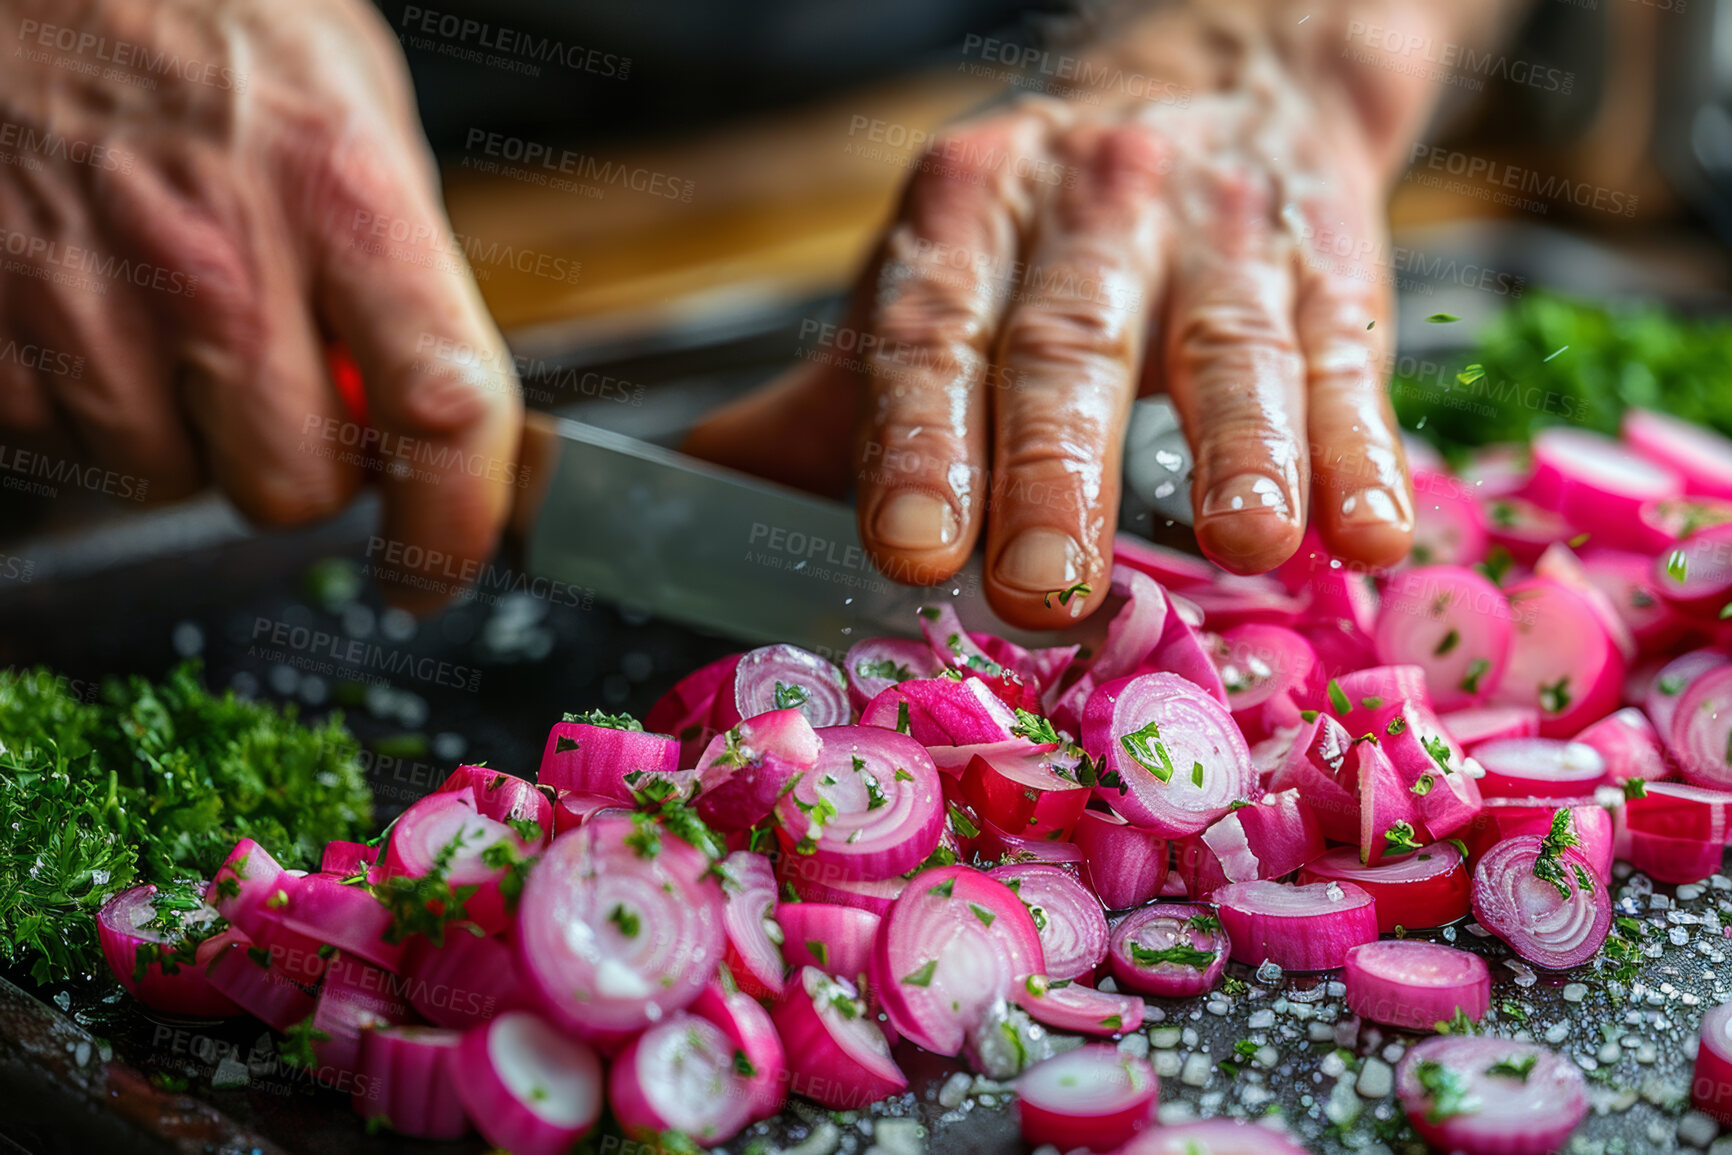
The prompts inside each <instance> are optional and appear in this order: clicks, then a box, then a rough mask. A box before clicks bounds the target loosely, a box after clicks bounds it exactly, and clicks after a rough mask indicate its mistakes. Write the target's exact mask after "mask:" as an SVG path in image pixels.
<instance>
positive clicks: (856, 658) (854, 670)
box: [842, 638, 945, 710]
mask: <svg viewBox="0 0 1732 1155" xmlns="http://www.w3.org/2000/svg"><path fill="white" fill-rule="evenodd" d="M944 666H945V663H944V662H943V661H942V660H940V658H939V657H938V655H936V654H934V653H933V652H932V647H931V646H928V645H926V644H925V643H923V642H917V641H915V640H913V639H912V638H866V639H865V640H863V641H859V642H855V643H854V645H853V646H851V647H850V648H849V650H848V656H847V657H846V658H844V659H843V661H842V669H843V672H844V673H845V674H846V675H847V677H848V697H849V700H850V701H852V702H853V704H854V707H855V709H858V710H864V709H865V708H866V703H868V702H870V701H871V700H872V699H873V698H875V697H877V696H878V695H879V694H882V693H883V692H884V691H885V690H888V689H889V688H890V687H892V686H894V685H897V684H898V683H900V682H906V681H908V679H910V678H936V677H937V676H938V674H939V671H940V670H942V669H943V668H944Z"/></svg>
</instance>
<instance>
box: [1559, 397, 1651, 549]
mask: <svg viewBox="0 0 1732 1155" xmlns="http://www.w3.org/2000/svg"><path fill="white" fill-rule="evenodd" d="M1532 453H1533V476H1532V477H1531V478H1530V479H1529V481H1528V486H1527V491H1526V492H1527V496H1528V497H1529V498H1530V499H1531V500H1533V501H1535V502H1538V503H1539V504H1540V505H1543V506H1545V507H1546V508H1548V509H1553V510H1556V511H1557V512H1558V513H1560V514H1562V515H1563V517H1564V518H1565V519H1566V520H1568V521H1570V522H1571V523H1573V524H1575V525H1584V526H1590V527H1592V529H1593V532H1594V535H1595V536H1596V537H1598V538H1601V539H1603V540H1605V541H1606V542H1607V544H1610V545H1621V544H1625V543H1627V542H1628V541H1630V540H1631V536H1632V533H1631V529H1632V527H1635V526H1637V525H1638V522H1637V520H1636V514H1637V512H1638V511H1639V510H1640V509H1641V506H1642V503H1643V502H1646V501H1665V500H1666V499H1668V498H1673V497H1680V496H1682V495H1683V492H1684V479H1683V478H1682V477H1680V476H1678V474H1677V473H1676V472H1675V471H1673V470H1672V469H1670V468H1668V467H1667V466H1665V465H1662V464H1660V462H1659V461H1656V460H1654V459H1652V458H1649V457H1645V456H1643V455H1642V454H1640V453H1635V452H1632V451H1631V450H1629V449H1626V448H1625V447H1624V446H1622V445H1620V444H1618V442H1616V441H1614V440H1613V439H1612V438H1610V437H1606V436H1605V435H1603V434H1599V433H1594V432H1591V431H1589V430H1586V429H1572V428H1565V427H1562V426H1554V427H1552V428H1550V429H1542V430H1541V431H1540V432H1539V433H1537V434H1535V435H1534V440H1533V450H1532Z"/></svg>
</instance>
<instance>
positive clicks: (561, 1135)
mask: <svg viewBox="0 0 1732 1155" xmlns="http://www.w3.org/2000/svg"><path fill="white" fill-rule="evenodd" d="M457 1056H458V1062H459V1063H460V1065H461V1066H462V1069H463V1077H462V1078H460V1079H458V1080H457V1081H456V1090H457V1095H458V1098H459V1099H460V1100H461V1101H462V1103H463V1106H464V1109H465V1110H466V1111H467V1112H468V1115H469V1117H470V1118H471V1119H472V1120H474V1122H475V1127H476V1129H477V1130H478V1131H480V1132H481V1134H482V1136H483V1137H484V1138H485V1139H486V1140H487V1141H488V1142H489V1143H491V1144H493V1145H494V1146H495V1147H499V1148H503V1149H505V1150H507V1151H511V1152H514V1153H516V1155H563V1153H564V1152H567V1151H570V1150H571V1147H572V1145H573V1144H574V1143H576V1142H577V1141H578V1140H579V1139H581V1138H583V1137H584V1136H585V1135H587V1134H588V1133H589V1132H590V1129H591V1128H593V1127H594V1126H595V1124H596V1121H597V1120H598V1119H599V1118H600V1117H601V1109H602V1072H601V1060H600V1059H598V1058H596V1054H595V1052H594V1051H593V1050H591V1049H590V1048H589V1047H588V1046H586V1045H585V1044H584V1043H582V1042H580V1041H579V1040H577V1039H573V1038H570V1037H569V1036H566V1035H563V1034H561V1033H560V1032H559V1031H557V1030H555V1029H554V1028H553V1027H551V1026H549V1025H548V1024H547V1023H546V1022H544V1021H542V1020H541V1019H539V1018H537V1017H536V1016H535V1015H532V1014H529V1013H527V1012H525V1011H511V1012H508V1013H506V1014H503V1015H500V1016H499V1017H498V1018H496V1019H494V1020H493V1021H492V1022H491V1023H488V1024H487V1025H485V1026H482V1027H478V1028H476V1029H475V1030H473V1031H471V1032H469V1033H468V1034H467V1035H465V1036H463V1040H462V1042H461V1043H459V1044H458V1048H457Z"/></svg>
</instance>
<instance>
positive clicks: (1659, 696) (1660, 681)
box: [1642, 650, 1732, 742]
mask: <svg viewBox="0 0 1732 1155" xmlns="http://www.w3.org/2000/svg"><path fill="white" fill-rule="evenodd" d="M1729 661H1732V658H1728V657H1727V656H1726V655H1725V654H1722V653H1721V652H1720V651H1718V650H1691V651H1690V652H1689V653H1687V654H1680V655H1678V656H1677V657H1676V658H1673V659H1672V660H1671V661H1669V662H1667V663H1666V664H1665V665H1663V666H1661V667H1660V669H1659V670H1658V672H1656V673H1655V674H1654V678H1653V680H1652V681H1650V682H1649V683H1648V689H1647V692H1646V693H1645V694H1644V695H1643V697H1642V710H1643V712H1644V713H1646V714H1647V715H1648V721H1650V722H1652V723H1653V724H1654V732H1655V733H1656V734H1658V735H1659V736H1660V740H1661V741H1662V742H1666V741H1669V740H1670V737H1671V733H1672V719H1673V718H1674V717H1675V716H1676V715H1677V712H1678V703H1679V702H1680V701H1682V700H1683V697H1684V691H1685V690H1687V689H1689V688H1690V684H1691V683H1692V682H1694V681H1695V680H1696V679H1697V678H1698V677H1700V676H1701V675H1703V674H1705V673H1707V672H1708V671H1709V670H1712V669H1714V668H1716V667H1718V666H1724V665H1726V664H1727V663H1728V662H1729Z"/></svg>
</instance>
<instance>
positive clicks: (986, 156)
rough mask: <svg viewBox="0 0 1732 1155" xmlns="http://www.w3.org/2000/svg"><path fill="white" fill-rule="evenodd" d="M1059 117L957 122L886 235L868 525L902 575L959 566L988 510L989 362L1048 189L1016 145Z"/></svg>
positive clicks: (873, 338) (886, 563) (866, 491)
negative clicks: (1036, 186) (1029, 175)
mask: <svg viewBox="0 0 1732 1155" xmlns="http://www.w3.org/2000/svg"><path fill="white" fill-rule="evenodd" d="M1047 135H1048V121H1047V119H1046V118H1045V117H1043V116H1040V115H1031V114H1029V113H1027V112H1026V111H1020V110H1019V111H1017V112H1014V113H1007V114H1004V115H1001V116H998V117H995V118H993V119H991V120H988V121H982V122H980V123H978V124H974V125H968V126H964V127H960V128H957V129H953V130H952V131H951V133H950V134H949V136H948V138H947V139H946V140H945V141H944V142H943V143H942V144H940V145H938V146H936V147H935V148H934V149H933V150H932V151H931V152H929V153H928V154H927V155H926V156H925V157H924V158H923V160H922V167H921V169H920V171H919V172H917V174H916V175H915V176H914V178H913V179H912V180H911V181H910V182H909V185H908V190H907V193H906V195H905V196H904V199H903V203H902V206H901V210H900V216H899V219H898V220H897V221H896V223H895V224H894V225H893V226H892V227H891V229H890V231H889V233H888V234H887V235H886V237H885V239H884V243H883V247H882V250H881V254H880V257H881V259H880V262H879V264H878V267H877V271H876V275H875V277H874V278H873V282H872V283H871V284H868V285H866V286H864V288H865V290H866V291H867V292H868V293H870V294H871V296H870V304H869V307H868V308H867V310H866V315H867V325H866V332H865V333H864V334H862V335H861V338H860V340H859V341H858V342H857V343H858V344H859V345H860V346H861V348H862V352H861V355H860V356H861V360H862V361H863V362H864V363H865V366H866V402H865V411H864V414H863V417H862V422H861V427H862V436H861V441H860V447H859V458H858V461H859V467H860V473H859V478H860V493H859V516H860V537H861V539H862V541H863V542H864V543H865V545H866V548H867V551H868V552H869V553H870V554H871V556H872V558H873V560H874V561H875V562H876V563H877V564H878V567H879V568H880V569H882V570H883V571H884V572H885V573H886V574H888V575H889V576H891V577H893V578H896V579H897V580H899V581H905V582H912V583H914V584H928V583H931V582H936V581H941V580H943V579H945V578H947V577H949V576H950V575H951V574H953V573H955V572H956V570H957V569H958V568H960V567H961V565H962V563H963V562H964V561H965V560H966V559H967V557H968V555H969V554H970V553H971V552H972V551H973V549H974V543H975V540H976V538H977V536H978V535H979V532H980V526H981V521H982V519H983V517H984V514H985V505H986V494H985V492H984V488H985V487H984V485H983V478H984V466H985V462H986V421H987V404H986V374H987V365H988V354H989V352H990V348H991V342H992V339H993V334H994V330H995V328H996V323H997V320H998V317H999V314H1000V312H1001V310H1002V308H1003V303H1004V294H1005V286H1006V284H1007V282H1008V279H1009V275H1010V272H1011V269H1012V266H1013V265H1014V263H1015V260H1016V256H1017V252H1018V248H1019V245H1020V241H1021V238H1022V235H1023V234H1024V233H1025V232H1026V228H1027V222H1028V221H1029V220H1030V219H1031V217H1032V215H1033V210H1034V204H1035V194H1034V191H1033V189H1032V188H1031V187H1030V184H1029V183H1028V181H1027V180H1025V178H1024V177H1023V176H1022V175H1020V173H1022V172H1027V171H1029V167H1028V166H1026V165H1019V164H1018V163H1017V160H1016V158H1031V157H1036V158H1037V157H1040V156H1042V155H1044V152H1045V142H1046V137H1047Z"/></svg>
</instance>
